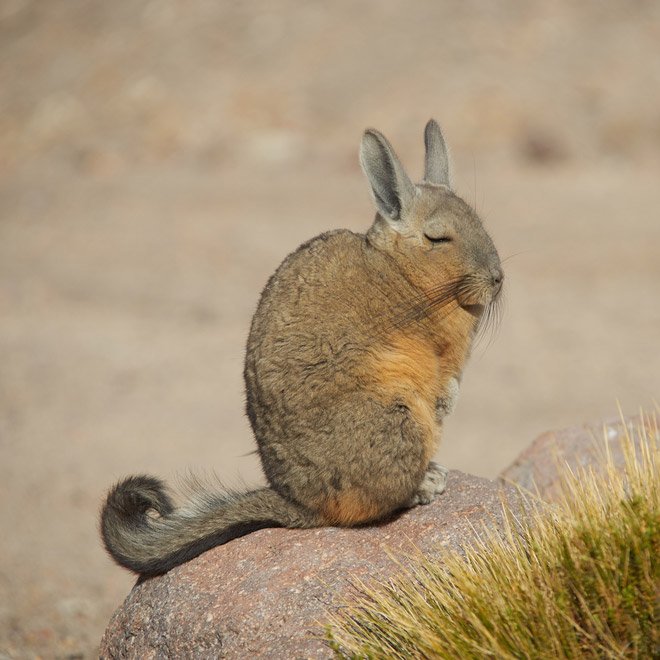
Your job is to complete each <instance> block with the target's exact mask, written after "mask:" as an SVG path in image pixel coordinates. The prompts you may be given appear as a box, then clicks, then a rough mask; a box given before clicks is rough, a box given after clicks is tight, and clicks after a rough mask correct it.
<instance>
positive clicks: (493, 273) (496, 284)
mask: <svg viewBox="0 0 660 660" xmlns="http://www.w3.org/2000/svg"><path fill="white" fill-rule="evenodd" d="M490 281H491V283H492V285H493V288H494V289H495V292H496V293H498V292H499V290H500V289H501V288H502V282H503V281H504V271H503V270H502V267H501V266H492V267H491V269H490Z"/></svg>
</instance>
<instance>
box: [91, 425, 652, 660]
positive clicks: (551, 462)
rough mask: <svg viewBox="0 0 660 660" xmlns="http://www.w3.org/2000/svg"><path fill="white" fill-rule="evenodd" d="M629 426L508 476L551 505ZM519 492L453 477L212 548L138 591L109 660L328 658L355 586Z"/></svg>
mask: <svg viewBox="0 0 660 660" xmlns="http://www.w3.org/2000/svg"><path fill="white" fill-rule="evenodd" d="M624 424H625V426H627V427H628V429H629V430H630V431H631V432H632V433H633V435H634V436H637V433H636V431H635V429H636V428H637V427H638V426H639V424H640V419H639V418H633V419H628V420H626V421H625V422H621V421H620V420H618V421H611V422H606V423H605V424H597V425H585V426H581V427H574V428H570V429H565V430H563V431H557V432H552V433H545V434H544V435H542V436H540V437H539V438H538V439H537V440H536V441H535V442H534V443H532V445H531V446H530V447H529V448H528V449H527V450H526V451H525V452H523V453H522V454H521V456H520V457H519V458H518V459H517V460H516V461H515V462H514V463H513V465H511V467H509V468H508V469H507V470H505V471H504V472H503V473H502V478H503V479H504V480H506V481H509V482H514V483H517V484H520V485H521V486H523V487H524V488H527V489H530V490H534V484H536V486H537V487H538V490H539V493H540V495H541V496H542V497H543V498H544V499H547V500H552V498H553V497H555V496H556V494H557V493H558V484H559V480H560V471H561V468H560V466H561V465H562V463H568V465H570V466H571V467H576V466H579V465H581V466H585V465H591V466H593V467H594V468H596V469H598V468H599V466H600V467H602V465H603V460H604V447H605V439H607V443H608V445H609V447H610V451H611V453H612V455H613V457H614V459H615V463H616V464H618V465H622V464H623V455H622V452H621V449H620V446H619V443H620V440H621V438H622V436H623V434H624ZM514 492H515V491H514V490H513V489H512V488H505V487H504V486H503V485H502V483H501V482H497V481H488V480H486V479H480V478H477V477H474V476H470V475H467V474H462V473H460V472H451V473H450V475H449V481H448V486H447V491H446V492H445V493H444V494H443V495H441V496H440V497H438V498H437V499H436V501H435V502H433V503H432V504H430V505H428V506H421V507H416V508H414V509H411V510H410V511H407V512H405V513H403V514H401V515H400V516H399V517H398V518H396V519H395V520H392V521H390V522H388V523H384V524H381V525H377V526H371V527H364V528H360V529H338V528H322V529H313V530H289V529H266V530H261V531H258V532H255V533H253V534H250V535H249V536H245V537H243V538H240V539H236V540H234V541H232V542H230V543H228V544H226V545H223V546H220V547H217V548H214V549H213V550H210V551H209V552H207V553H205V554H204V555H202V556H200V557H197V558H196V559H194V560H192V561H190V562H189V563H187V564H185V565H183V566H179V567H178V568H176V569H174V570H172V571H170V572H169V573H168V574H167V575H163V576H160V577H157V578H153V579H151V580H147V581H145V582H142V583H138V584H136V586H135V587H134V588H133V590H132V592H131V593H130V594H129V596H128V598H127V599H126V601H125V602H124V604H123V605H122V606H121V607H120V608H119V609H118V610H117V612H116V613H115V615H114V616H113V618H112V620H111V621H110V624H109V626H108V628H107V630H106V633H105V635H104V637H103V640H102V642H101V651H100V655H101V657H102V658H183V657H186V658H248V657H249V658H252V657H264V658H326V657H331V656H332V653H331V651H330V650H329V648H328V647H327V646H326V645H325V644H324V642H323V639H322V635H323V628H322V622H323V621H324V620H326V619H327V613H328V612H330V611H332V609H333V607H336V603H338V602H340V601H341V599H342V597H343V596H345V595H346V594H347V591H348V590H349V589H350V584H351V579H355V578H357V579H364V578H373V577H376V578H380V579H383V578H385V579H386V578H387V577H388V576H390V575H392V574H394V573H396V572H397V571H399V570H400V567H399V566H398V565H397V563H396V562H395V561H394V560H393V559H392V557H396V558H397V559H401V558H403V560H404V561H405V556H406V555H407V554H414V553H415V551H416V550H421V551H422V552H423V553H424V554H426V555H433V554H437V553H438V552H439V549H440V548H443V547H449V548H451V549H456V550H460V548H461V547H462V546H464V545H465V544H468V543H469V542H470V540H471V539H473V538H474V535H475V529H477V530H478V529H479V528H480V527H481V526H482V525H484V524H486V525H489V526H497V525H499V524H501V502H502V498H503V497H504V498H507V499H509V500H510V501H511V500H512V498H513V497H515V495H514Z"/></svg>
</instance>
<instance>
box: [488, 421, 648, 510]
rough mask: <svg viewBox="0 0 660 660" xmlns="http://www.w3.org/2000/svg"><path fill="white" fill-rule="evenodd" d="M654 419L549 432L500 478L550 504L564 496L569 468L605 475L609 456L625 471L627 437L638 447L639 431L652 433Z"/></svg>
mask: <svg viewBox="0 0 660 660" xmlns="http://www.w3.org/2000/svg"><path fill="white" fill-rule="evenodd" d="M653 424H654V422H653V420H652V418H649V417H645V418H641V417H628V418H625V419H624V420H622V419H621V418H620V417H619V418H616V419H611V420H607V421H605V422H599V423H595V424H584V425H582V426H573V427H571V428H567V429H562V430H561V431H550V432H547V433H544V434H543V435H541V436H539V437H538V438H537V439H536V440H535V441H534V442H533V443H532V444H531V445H530V446H529V447H528V448H527V449H526V450H525V451H524V452H523V453H522V454H520V456H519V457H518V458H517V459H516V460H515V461H514V462H513V464H512V465H510V466H509V467H508V468H507V469H506V470H504V472H502V474H501V477H502V479H503V480H504V481H507V482H511V483H514V484H517V485H520V486H522V487H523V488H525V489H527V490H529V491H531V492H534V493H535V492H537V490H538V494H539V495H540V496H541V497H542V498H543V499H544V500H546V501H548V502H551V501H553V500H554V499H556V498H557V496H558V495H559V494H560V492H561V488H560V483H561V475H562V472H563V471H564V470H565V468H566V467H569V468H571V469H572V470H574V471H575V469H576V468H579V467H591V468H592V469H593V470H594V471H595V472H599V471H600V472H602V471H603V470H604V468H605V465H606V461H607V458H606V456H607V452H609V454H610V456H611V458H612V460H613V461H614V465H615V466H616V467H617V468H622V467H623V466H624V463H625V459H624V455H623V451H622V444H621V442H622V440H623V439H624V437H625V435H626V431H627V433H628V434H629V435H630V437H631V438H632V439H633V441H634V442H635V443H636V444H638V443H639V438H640V433H639V432H640V429H641V428H642V427H643V426H645V427H646V428H647V430H648V431H649V432H652V431H653V429H652V426H653Z"/></svg>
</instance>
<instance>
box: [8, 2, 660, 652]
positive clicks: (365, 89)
mask: <svg viewBox="0 0 660 660" xmlns="http://www.w3.org/2000/svg"><path fill="white" fill-rule="evenodd" d="M430 116H435V117H436V118H437V119H438V120H439V121H440V123H441V124H442V126H443V128H444V130H445V133H446V135H447V138H448V140H449V142H450V145H451V147H452V151H453V156H454V169H455V177H454V181H455V188H456V190H457V191H458V192H459V193H461V194H462V195H463V196H464V197H465V198H466V199H467V200H468V201H470V202H471V203H473V204H474V205H475V206H476V208H477V209H478V211H479V212H480V213H481V214H482V216H483V217H484V219H485V221H486V224H487V226H488V228H489V230H490V232H491V234H492V235H493V237H494V239H495V243H496V245H497V246H498V248H499V251H500V254H501V256H502V258H503V259H505V262H504V266H505V271H506V284H505V291H506V308H505V314H504V318H503V321H502V324H501V326H500V329H499V332H498V333H497V335H496V336H494V337H492V338H491V341H488V340H487V341H484V342H482V344H481V345H480V346H479V347H478V348H477V350H476V351H475V354H474V356H473V359H472V361H471V363H470V364H469V366H468V369H467V371H466V374H465V380H464V386H463V391H462V394H461V399H460V402H459V405H458V408H457V410H456V412H455V414H454V415H453V417H452V418H451V420H450V423H449V424H448V428H447V432H446V435H445V439H444V444H443V446H442V448H441V449H440V452H439V455H438V459H439V460H440V462H442V463H443V464H445V465H448V466H450V467H452V468H457V469H461V470H465V471H469V472H472V473H474V474H477V475H484V476H494V475H496V474H497V473H498V472H499V471H500V470H501V469H503V468H504V467H505V466H507V464H509V463H510V462H511V460H512V459H513V458H515V456H516V455H517V454H518V453H519V452H520V450H521V449H522V448H524V447H525V446H526V445H527V444H529V442H530V441H531V440H532V439H533V438H534V437H535V436H536V435H537V434H538V433H540V432H542V431H544V430H546V429H550V428H557V427H562V426H567V425H573V424H576V423H580V422H583V421H587V420H594V419H600V418H603V417H610V416H613V415H616V414H617V413H616V407H617V401H619V402H620V404H621V406H622V408H623V410H624V411H625V412H627V413H634V412H635V411H636V410H637V408H638V406H640V405H642V406H648V405H650V404H651V403H652V401H653V399H654V398H655V399H657V398H658V393H659V392H660V388H659V385H660V354H659V352H658V350H657V340H658V333H659V331H660V304H659V302H658V301H659V300H660V259H658V245H659V244H660V222H659V220H660V218H659V217H658V216H659V215H660V157H659V154H660V5H659V4H658V3H653V2H650V1H649V2H644V1H642V0H638V1H636V2H630V1H625V2H624V1H623V0H622V1H620V2H610V3H607V5H606V6H605V4H604V3H600V2H596V0H592V1H588V2H583V3H573V2H569V0H564V1H563V2H558V3H544V2H541V1H540V0H535V1H532V2H527V3H524V5H521V3H517V2H514V1H513V0H502V1H498V2H493V3H488V4H484V3H476V2H472V1H467V2H466V1H464V0H448V1H446V2H442V3H436V2H430V1H429V2H420V3H414V4H411V3H405V2H403V1H402V0H388V1H386V2H376V0H369V1H367V2H362V3H349V2H348V1H347V0H340V1H338V2H333V3H316V2H311V3H294V2H293V1H286V0H284V1H281V2H279V1H278V2H275V3H273V2H265V1H263V0H258V1H257V2H250V3H235V2H229V1H227V2H212V1H207V0H187V1H186V2H183V0H181V1H179V2H176V1H174V0H149V1H146V0H137V1H136V0H130V1H129V0H114V1H113V2H88V1H87V2H83V1H82V0H51V1H50V2H47V3H46V2H36V1H32V2H31V1H30V0H3V2H2V3H0V524H1V528H2V534H1V535H0V658H5V657H7V658H31V657H85V658H87V657H90V658H91V657H94V654H95V649H96V646H97V644H98V640H99V638H100V635H101V633H102V631H103V628H104V626H105V624H106V623H107V620H108V618H109V616H110V614H111V612H112V611H113V609H114V608H115V607H116V606H117V605H118V604H119V603H120V602H121V600H122V598H123V597H124V596H125V595H126V593H127V592H128V591H129V589H130V588H131V585H132V583H133V578H132V577H131V576H130V575H128V574H127V573H126V572H124V571H122V570H120V569H119V568H117V567H115V566H114V565H113V564H112V563H111V562H110V560H109V559H108V558H107V557H106V556H105V555H104V553H103V551H102V548H101V546H100V544H99V541H98V535H97V529H96V525H97V520H96V518H97V513H98V508H99V506H100V503H101V501H102V498H103V495H104V492H105V491H106V489H107V488H108V487H109V485H110V484H112V482H113V481H114V480H116V479H117V478H119V477H120V476H122V475H124V474H126V473H130V472H141V471H143V472H149V473H154V474H157V475H160V476H162V477H165V478H167V479H172V478H174V477H175V475H176V474H183V473H185V472H186V471H188V470H193V471H206V472H208V471H215V472H216V473H217V474H218V475H219V476H220V478H222V479H223V480H224V481H225V482H227V483H228V484H230V485H239V484H240V483H241V482H243V481H244V482H246V483H249V484H254V483H257V482H258V481H259V480H260V479H261V477H260V473H259V466H258V461H257V459H256V457H255V456H254V455H253V454H251V453H250V452H252V451H253V449H254V445H253V442H252V439H251V435H250V430H249V426H248V424H247V421H246V419H245V417H244V414H243V389H242V388H243V385H242V379H241V370H242V360H243V350H244V342H245V338H246V336H247V331H248V327H249V322H250V318H251V314H252V312H253V310H254V308H255V306H256V303H257V299H258V296H259V292H260V290H261V288H262V286H263V285H264V283H265V281H266V279H267V277H268V276H269V275H270V273H271V272H272V271H273V269H274V268H275V267H276V266H277V264H278V263H279V262H280V261H281V260H282V259H283V257H284V256H285V255H286V254H287V253H288V252H290V251H291V250H293V249H294V248H295V247H296V246H297V245H298V244H300V243H301V242H302V241H303V240H306V239H307V238H309V237H311V236H313V235H315V234H317V233H319V232H321V231H324V230H326V229H330V228H336V227H346V228H350V229H353V230H357V231H361V230H364V229H366V228H367V226H368V225H369V223H370V222H371V219H372V215H373V210H372V205H371V202H370V199H369V194H368V189H367V185H366V183H365V181H364V178H363V176H362V174H361V172H360V170H359V166H358V162H357V147H358V144H359V139H360V134H361V131H362V130H363V129H364V128H365V127H366V126H368V125H373V126H376V127H378V128H380V129H381V130H382V131H383V132H385V133H386V134H387V135H388V137H390V139H391V140H392V142H393V144H394V145H395V147H396V148H397V150H398V152H399V154H400V155H401V157H402V159H403V161H404V162H405V163H406V164H407V167H408V169H409V171H410V172H411V173H413V174H415V175H419V174H420V173H421V169H422V156H423V147H422V129H423V126H424V123H425V121H426V120H427V119H428V118H429V117H430Z"/></svg>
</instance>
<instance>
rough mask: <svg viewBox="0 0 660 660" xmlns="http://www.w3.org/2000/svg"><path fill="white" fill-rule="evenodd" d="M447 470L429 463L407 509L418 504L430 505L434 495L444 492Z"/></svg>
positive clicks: (432, 462)
mask: <svg viewBox="0 0 660 660" xmlns="http://www.w3.org/2000/svg"><path fill="white" fill-rule="evenodd" d="M448 473H449V470H448V469H447V468H446V467H443V466H442V465H438V463H436V462H434V461H431V462H430V463H429V467H428V469H427V470H426V474H425V475H424V479H422V483H421V484H420V485H419V488H418V489H417V492H416V493H415V494H414V495H413V496H412V498H411V499H410V502H409V503H408V507H413V506H417V505H418V504H430V503H431V502H433V500H434V499H435V496H436V495H439V494H440V493H442V492H444V490H445V488H446V487H447V474H448Z"/></svg>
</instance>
